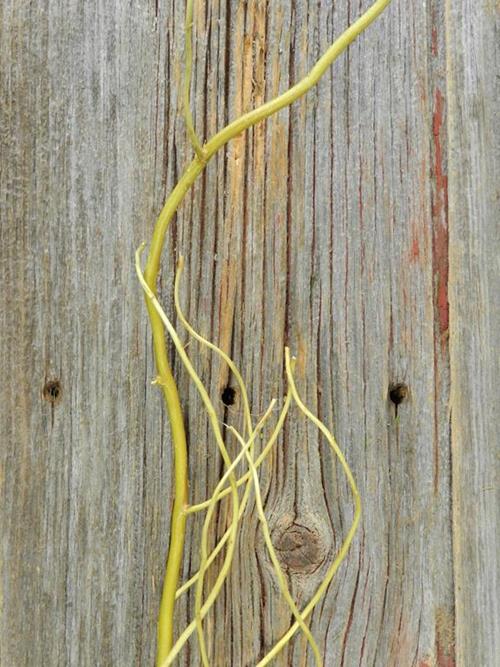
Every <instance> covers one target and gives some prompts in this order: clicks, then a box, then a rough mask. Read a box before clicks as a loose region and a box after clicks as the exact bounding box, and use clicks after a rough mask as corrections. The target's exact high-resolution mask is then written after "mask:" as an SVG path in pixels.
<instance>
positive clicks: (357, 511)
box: [257, 347, 361, 667]
mask: <svg viewBox="0 0 500 667" xmlns="http://www.w3.org/2000/svg"><path fill="white" fill-rule="evenodd" d="M285 366H286V374H287V378H288V383H289V386H290V389H291V391H292V396H293V400H294V401H295V403H296V404H297V406H298V407H299V408H300V410H302V412H303V413H304V415H305V416H306V417H307V418H308V419H310V420H311V421H312V422H313V424H314V425H315V426H316V427H317V428H318V429H319V430H320V431H321V433H323V435H324V436H325V438H326V440H327V442H328V444H329V446H330V448H331V449H332V451H333V452H334V453H335V455H336V457H337V458H338V460H339V461H340V464H341V466H342V468H343V470H344V473H345V475H346V477H347V480H348V482H349V486H350V487H351V492H352V495H353V499H354V519H353V522H352V524H351V527H350V528H349V532H348V533H347V537H346V538H345V540H344V542H343V543H342V546H341V547H340V550H339V552H338V554H337V556H336V557H335V560H334V561H333V563H332V564H331V565H330V567H329V568H328V571H327V573H326V575H325V578H324V579H323V581H322V582H321V584H320V585H319V586H318V589H317V590H316V593H315V594H314V595H313V597H312V598H311V600H310V601H309V603H308V605H307V606H306V607H305V608H304V609H303V611H302V613H301V618H303V619H305V618H307V617H308V616H309V614H310V613H311V612H312V610H313V609H314V607H315V606H316V605H317V604H318V602H319V600H320V599H321V597H322V595H323V593H324V592H325V591H326V589H327V588H328V586H329V585H330V582H331V580H332V579H333V577H334V575H335V573H336V572H337V570H338V569H339V567H340V564H341V563H342V561H343V560H344V558H345V557H346V555H347V552H348V550H349V547H350V546H351V542H352V540H353V538H354V535H355V533H356V529H357V527H358V524H359V520H360V518H361V499H360V497H359V492H358V488H357V486H356V482H355V481H354V477H353V475H352V472H351V469H350V468H349V466H348V464H347V461H346V459H345V457H344V455H343V453H342V451H341V449H340V447H339V446H338V444H337V442H336V440H335V438H334V436H333V434H332V433H331V432H330V431H329V430H328V429H327V427H326V426H325V425H324V424H323V422H322V421H320V420H319V419H318V418H317V417H316V416H315V415H313V413H312V412H311V411H310V410H309V409H308V408H307V407H306V406H305V405H304V403H303V402H302V400H301V398H300V396H299V393H298V391H297V388H296V386H295V381H294V379H293V371H292V364H291V359H290V350H289V349H288V348H287V347H286V348H285ZM298 629H299V624H298V623H297V621H295V623H294V624H293V625H292V626H291V627H290V629H289V630H288V631H287V632H286V633H285V634H284V635H283V637H282V638H281V639H280V640H279V641H278V642H277V643H276V644H275V646H274V647H273V648H272V649H271V651H269V653H268V654H267V655H266V656H265V657H264V658H263V659H262V660H261V661H260V662H259V663H258V664H257V667H265V665H268V664H269V663H270V662H271V660H273V659H274V658H275V657H276V656H277V655H278V653H279V652H280V651H281V650H282V649H283V648H284V647H285V646H286V644H287V643H288V642H289V641H290V639H291V638H292V637H293V635H294V634H295V633H296V632H297V630H298Z"/></svg>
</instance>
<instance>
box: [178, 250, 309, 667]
mask: <svg viewBox="0 0 500 667" xmlns="http://www.w3.org/2000/svg"><path fill="white" fill-rule="evenodd" d="M183 268H184V258H183V257H182V256H181V257H180V258H179V261H178V265H177V273H176V276H175V289H174V300H175V308H176V312H177V315H178V317H179V319H180V320H181V322H182V324H183V326H184V328H185V329H186V330H187V331H188V333H189V334H190V335H191V336H192V337H193V338H195V339H196V340H197V341H199V342H200V343H201V344H202V345H204V346H205V347H208V348H209V349H210V350H212V351H213V352H215V353H216V354H217V355H218V356H219V357H220V358H221V359H223V360H224V361H225V362H226V364H227V365H228V366H229V368H230V370H231V372H232V373H233V375H234V376H235V378H236V381H237V383H238V385H239V388H240V391H241V394H242V397H243V404H244V408H245V414H246V417H247V423H248V425H249V428H250V429H251V427H252V421H251V416H250V406H249V403H248V396H247V391H246V387H245V383H244V382H243V378H242V377H241V374H240V372H239V370H238V368H237V367H236V364H235V363H234V361H233V360H232V359H231V358H230V357H229V355H227V354H226V353H225V352H224V351H223V350H221V349H220V348H219V347H218V346H217V345H215V344H214V343H212V342H211V341H209V340H207V339H206V338H204V337H203V336H201V335H200V334H199V333H197V331H196V330H195V329H194V328H193V327H192V325H191V324H190V323H189V322H188V320H187V318H186V317H185V316H184V314H183V312H182V309H181V306H180V300H179V282H180V278H181V275H182V270H183ZM228 428H229V430H230V431H231V432H232V433H233V435H234V436H235V437H236V438H237V439H238V441H239V442H240V444H241V445H242V446H243V447H244V446H245V441H244V439H243V438H242V437H241V435H240V434H239V433H238V431H237V430H236V429H235V428H234V427H233V426H229V427H228ZM245 457H246V459H247V462H248V467H249V469H250V473H251V477H252V479H253V485H254V490H255V501H256V506H257V513H258V515H259V520H260V522H261V525H262V532H263V534H264V541H265V543H266V546H267V550H268V552H269V556H270V558H271V562H272V564H273V567H274V569H275V572H276V577H277V579H278V584H279V588H280V591H281V593H282V595H283V597H284V598H285V600H286V602H287V604H288V606H289V607H290V610H291V612H292V614H293V616H294V618H295V619H296V620H297V622H298V624H299V626H300V627H301V629H302V631H303V633H304V635H305V636H306V638H307V641H308V642H309V644H310V646H311V649H312V651H313V654H314V658H315V662H316V665H317V666H318V667H321V664H322V662H321V656H320V653H319V649H318V646H317V644H316V642H315V641H314V638H313V636H312V634H311V632H310V630H309V628H308V627H307V625H306V624H305V623H304V621H303V620H302V618H301V617H300V612H299V610H298V609H297V606H296V605H295V602H294V601H293V598H292V596H291V595H290V592H289V590H288V585H287V582H286V578H285V576H284V574H283V572H282V570H281V566H280V564H279V560H278V557H277V556H276V552H275V550H274V547H273V543H272V540H271V533H270V530H269V525H268V523H267V519H266V515H265V512H264V506H263V502H262V496H261V492H260V483H259V477H258V474H257V468H256V467H255V463H254V460H253V447H251V448H250V449H249V450H248V451H245ZM248 484H249V485H250V484H251V480H249V482H248ZM216 502H217V497H215V498H214V497H212V499H211V500H210V509H209V512H210V511H211V510H212V508H213V507H214V506H215V503H216ZM207 522H208V516H207V521H206V522H205V525H207ZM200 569H201V568H200ZM200 605H201V603H200ZM200 651H201V656H202V662H203V664H204V665H205V666H206V665H208V658H207V656H206V649H205V646H204V645H200Z"/></svg>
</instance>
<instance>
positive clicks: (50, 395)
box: [42, 380, 62, 405]
mask: <svg viewBox="0 0 500 667" xmlns="http://www.w3.org/2000/svg"><path fill="white" fill-rule="evenodd" d="M42 396H43V398H44V399H45V400H46V401H48V402H49V403H52V405H55V404H56V403H59V401H60V400H61V396H62V387H61V381H60V380H48V381H47V382H46V383H45V386H44V388H43V390H42Z"/></svg>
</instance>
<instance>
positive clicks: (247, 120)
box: [144, 0, 390, 666]
mask: <svg viewBox="0 0 500 667" xmlns="http://www.w3.org/2000/svg"><path fill="white" fill-rule="evenodd" d="M389 2H390V0H376V2H374V4H373V5H372V6H371V7H370V8H369V9H368V10H367V11H366V12H365V13H364V14H363V15H362V16H361V17H360V18H359V19H358V20H357V21H356V22H355V23H353V24H352V25H351V26H350V27H349V28H348V29H347V30H346V31H345V32H344V33H343V34H342V35H341V36H340V37H339V38H338V39H337V40H336V41H335V42H334V43H333V44H332V45H331V47H330V48H329V49H328V50H327V51H326V53H325V54H324V55H323V56H322V57H321V58H320V59H319V60H318V61H317V62H316V64H315V65H314V67H313V68H312V69H311V71H310V72H309V74H308V75H307V76H305V77H304V78H303V79H302V80H301V81H300V82H299V83H297V84H296V85H295V86H293V87H292V88H290V89H289V90H288V91H286V92H285V93H283V94H282V95H279V96H278V97H276V98H275V99H274V100H271V101H270V102H267V103H265V104H263V105H262V106H260V107H258V108H257V109H254V110H253V111H250V112H248V113H246V114H244V115H243V116H241V117H240V118H238V119H236V120H235V121H233V122H232V123H230V124H229V125H228V126H227V127H225V128H224V129H222V130H221V131H220V132H218V133H217V134H216V135H215V136H214V137H213V138H212V139H211V140H210V141H209V142H208V143H207V144H206V145H205V147H204V149H203V155H200V154H197V155H196V157H195V158H194V160H193V161H192V162H191V164H190V165H189V166H188V167H187V169H186V171H185V172H184V174H183V175H182V177H181V178H180V180H179V182H178V183H177V185H176V186H175V188H174V189H173V191H172V192H171V194H170V195H169V197H168V199H167V201H166V202H165V205H164V207H163V209H162V211H161V213H160V215H159V217H158V220H157V222H156V225H155V229H154V232H153V238H152V241H151V246H150V251H149V255H148V259H147V263H146V267H145V271H144V278H145V281H146V283H147V285H148V287H149V289H150V290H151V291H152V293H153V294H156V283H157V279H158V273H159V270H160V259H161V253H162V249H163V245H164V241H165V234H166V232H167V229H168V226H169V224H170V222H171V220H172V218H173V216H174V215H175V212H176V211H177V209H178V207H179V206H180V204H181V202H182V200H183V199H184V197H185V195H186V193H187V192H188V191H189V190H190V188H191V187H192V186H193V184H194V182H195V181H196V179H197V178H198V176H199V175H200V174H201V172H202V171H203V169H204V168H205V166H206V164H207V161H208V160H210V159H211V158H212V157H213V156H214V155H215V154H216V153H217V151H218V150H220V149H221V148H222V147H223V146H224V145H225V144H227V142H228V141H230V140H231V139H233V138H234V137H236V136H237V135H238V134H240V133H241V132H243V131H245V130H247V129H248V128H250V127H252V126H253V125H255V124H257V123H259V122H260V121H262V120H264V119H265V118H268V117H269V116H271V115H273V114H274V113H276V112H278V111H279V110H280V109H283V108H284V107H286V106H288V105H290V104H292V103H293V102H295V101H296V100H298V99H299V98H300V97H302V96H303V95H305V93H307V92H308V91H309V90H310V89H311V88H312V87H313V86H314V85H315V84H316V83H317V82H318V81H319V79H320V78H321V76H322V75H323V74H324V73H325V72H326V70H327V69H328V67H330V65H331V64H332V63H333V62H334V60H335V59H336V58H337V57H338V56H339V55H340V54H341V53H342V52H343V51H344V50H345V49H346V48H347V47H348V46H349V44H350V43H351V42H352V41H353V40H354V39H355V38H356V37H357V36H358V35H359V34H360V33H361V32H363V30H365V29H366V28H367V27H368V26H369V25H370V23H372V22H373V21H374V20H375V19H376V18H377V17H378V16H379V15H380V13H381V12H382V11H383V10H384V9H385V8H386V7H387V5H388V4H389ZM188 92H189V91H188ZM146 306H147V309H148V315H149V318H150V321H151V329H152V335H153V345H154V355H155V362H156V368H157V373H158V378H159V384H161V387H162V391H163V395H164V399H165V404H166V407H167V412H168V416H169V421H170V426H171V436H172V447H173V457H174V474H175V482H174V487H175V489H174V492H175V499H174V506H173V510H172V520H171V538H170V548H169V554H168V558H167V566H166V572H165V580H164V584H163V592H162V598H161V604H160V613H159V621H158V648H157V659H156V663H157V666H159V665H161V664H162V661H163V658H164V656H165V655H167V654H168V652H169V650H170V648H171V647H172V643H173V614H174V604H175V591H176V589H177V584H178V580H179V573H180V566H181V562H182V555H183V547H184V539H185V531H186V525H185V516H184V513H183V508H184V506H185V505H186V504H187V496H188V470H187V447H186V435H185V430H184V423H183V415H182V409H181V405H180V400H179V395H178V391H177V386H176V384H175V381H174V379H173V376H172V372H171V369H170V365H169V362H168V357H167V350H166V343H165V333H164V330H163V324H162V319H161V317H160V315H159V314H158V312H157V310H156V308H155V307H154V304H153V302H152V301H151V300H150V299H146Z"/></svg>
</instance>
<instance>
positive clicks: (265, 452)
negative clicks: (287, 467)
mask: <svg viewBox="0 0 500 667" xmlns="http://www.w3.org/2000/svg"><path fill="white" fill-rule="evenodd" d="M291 400H292V394H291V392H290V391H289V392H288V394H287V397H286V400H285V403H284V405H283V408H282V410H281V413H280V416H279V419H278V421H277V423H276V426H275V427H274V430H273V433H272V435H271V437H270V438H269V440H268V442H267V444H266V446H265V448H264V449H263V450H262V453H261V455H260V456H259V458H258V459H257V461H255V464H254V465H255V467H258V466H257V464H258V465H260V464H261V463H262V462H263V461H264V459H265V458H266V456H267V455H268V454H269V452H270V451H271V448H272V446H273V445H274V443H275V442H276V440H277V438H278V435H279V434H280V432H281V430H282V428H283V423H284V421H285V418H286V415H287V413H288V410H289V408H290V403H291ZM249 478H250V472H248V473H246V474H245V475H243V476H242V477H240V478H239V479H238V481H237V482H236V485H237V486H241V485H242V484H244V483H245V482H246V481H248V479H249ZM250 490H251V485H247V487H246V489H245V493H244V494H243V498H242V500H241V504H240V513H239V516H238V520H240V519H241V517H242V516H243V513H244V511H245V507H246V504H247V502H248V497H249V492H250ZM230 491H231V489H230V488H227V487H226V488H225V489H224V490H223V491H220V492H219V493H218V494H217V501H219V500H221V498H224V497H225V496H227V494H228V493H229V492H230ZM214 494H215V491H214ZM214 494H213V495H212V497H211V498H210V499H209V500H206V501H205V502H203V503H200V504H199V505H192V506H191V507H189V508H188V509H187V510H186V513H192V512H200V511H202V510H204V509H206V508H207V507H208V506H209V505H210V503H211V502H212V499H213V497H214ZM228 538H229V530H226V532H225V533H224V535H223V536H222V538H221V539H220V540H219V542H218V544H217V545H216V547H215V549H214V550H213V551H212V552H211V554H210V556H209V557H208V560H207V567H208V566H209V565H210V564H211V563H212V562H213V561H214V559H215V558H216V556H217V554H218V553H219V552H220V550H221V549H222V548H223V546H224V544H225V543H226V542H227V540H228ZM198 575H199V572H197V573H196V574H194V575H193V576H192V577H191V579H189V580H188V581H186V583H184V584H183V585H182V586H181V587H180V588H179V589H178V590H177V593H176V598H178V597H180V596H181V595H182V594H183V593H185V592H186V591H187V590H188V589H189V588H191V586H192V585H193V584H194V583H196V581H197V579H198Z"/></svg>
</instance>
